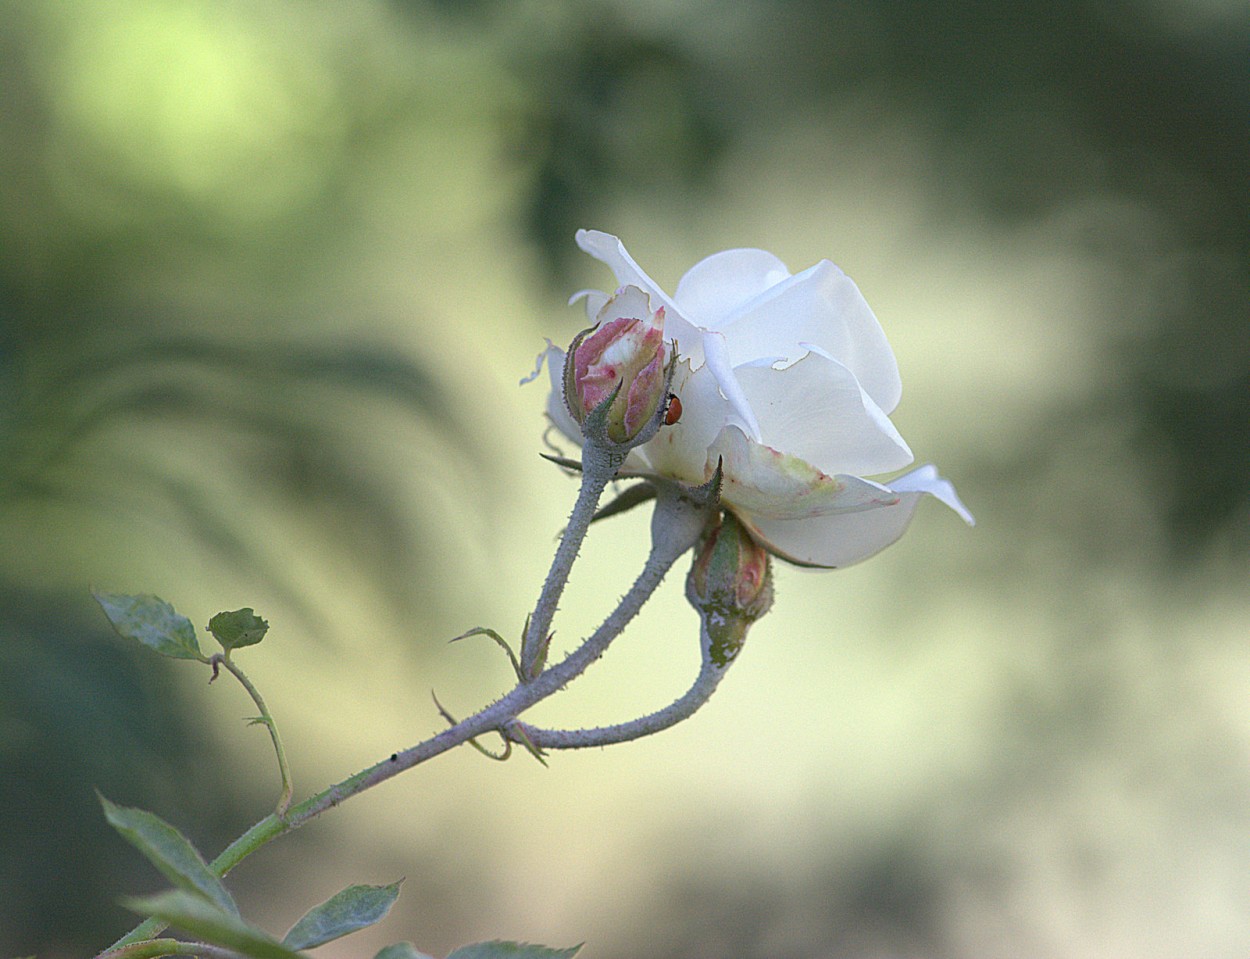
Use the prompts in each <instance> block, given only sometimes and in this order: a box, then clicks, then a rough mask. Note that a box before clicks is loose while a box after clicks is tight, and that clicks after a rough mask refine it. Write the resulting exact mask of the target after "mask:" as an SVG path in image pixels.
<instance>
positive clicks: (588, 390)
mask: <svg viewBox="0 0 1250 959" xmlns="http://www.w3.org/2000/svg"><path fill="white" fill-rule="evenodd" d="M669 354H670V346H669V344H667V343H665V342H664V308H663V307H660V308H659V309H658V310H655V311H654V312H652V310H651V302H650V300H649V298H648V297H647V294H646V293H644V292H643V291H642V290H640V289H638V287H636V286H625V287H622V288H621V289H620V290H618V291H617V293H616V295H615V296H613V297H612V298H611V299H609V300H608V301H607V303H605V304H604V305H603V308H602V309H601V310H600V311H599V315H598V317H597V318H596V325H595V326H593V327H591V328H590V329H588V330H584V331H583V332H581V333H579V334H578V335H577V338H576V339H575V340H573V343H572V345H571V346H570V347H569V351H568V355H567V357H566V358H565V361H564V401H565V404H566V405H567V406H568V408H569V412H570V413H571V414H572V416H573V419H575V420H576V421H577V422H578V425H580V426H581V427H582V429H583V432H585V433H586V434H587V439H606V440H608V441H609V442H611V443H616V444H629V445H633V444H635V443H638V442H644V441H645V440H646V439H649V438H650V435H648V434H653V432H654V430H653V429H648V427H653V426H654V427H658V425H659V422H658V421H659V419H660V417H661V416H662V414H661V412H660V407H661V405H662V404H663V402H664V399H665V398H666V396H667V394H668V380H669V377H668V370H667V368H666V367H667V364H668V360H669ZM609 401H610V404H609ZM605 404H606V405H605ZM601 408H603V409H602V417H603V418H602V425H601V426H600V427H599V430H601V431H602V433H603V434H604V435H603V436H602V437H596V436H592V435H591V434H592V433H595V432H598V431H599V430H596V429H595V427H596V426H597V425H598V424H596V423H595V422H594V420H595V418H596V414H598V413H599V411H600V409H601Z"/></svg>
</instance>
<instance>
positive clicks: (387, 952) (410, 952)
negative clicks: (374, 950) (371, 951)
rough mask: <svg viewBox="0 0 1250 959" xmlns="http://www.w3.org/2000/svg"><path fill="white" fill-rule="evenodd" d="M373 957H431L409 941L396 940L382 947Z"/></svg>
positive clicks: (408, 958) (407, 958) (382, 958)
mask: <svg viewBox="0 0 1250 959" xmlns="http://www.w3.org/2000/svg"><path fill="white" fill-rule="evenodd" d="M373 959H431V957H430V956H427V955H426V954H425V953H424V952H421V951H419V950H418V949H417V947H416V946H414V945H413V944H412V943H411V942H397V943H395V944H394V945H393V946H386V947H385V948H383V949H382V950H381V951H379V952H378V954H377V955H376V956H374V957H373Z"/></svg>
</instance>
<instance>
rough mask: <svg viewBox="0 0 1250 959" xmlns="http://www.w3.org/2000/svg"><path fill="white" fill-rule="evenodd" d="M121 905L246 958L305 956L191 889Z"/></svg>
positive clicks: (263, 958)
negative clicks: (192, 891)
mask: <svg viewBox="0 0 1250 959" xmlns="http://www.w3.org/2000/svg"><path fill="white" fill-rule="evenodd" d="M122 905H123V906H125V907H126V908H127V909H130V910H132V911H133V912H137V913H139V914H141V915H145V916H155V917H156V918H157V919H159V920H160V921H161V922H167V923H169V924H170V925H171V926H177V927H178V928H179V929H183V930H185V931H187V932H189V933H191V934H192V935H193V936H196V937H198V938H199V939H202V940H203V941H204V942H206V943H209V944H210V945H213V946H224V947H225V948H227V949H232V950H234V951H235V952H237V953H240V954H242V955H244V956H249V957H250V959H305V957H304V956H302V955H301V953H298V952H296V951H295V950H294V949H290V948H288V947H287V946H284V945H282V943H280V942H278V941H277V940H276V939H273V938H271V937H270V936H268V935H266V934H265V933H263V932H261V931H260V930H259V929H257V928H255V927H254V926H250V925H248V924H247V923H246V922H244V921H243V920H242V919H240V918H239V917H238V916H234V915H231V914H230V913H228V912H222V910H220V909H218V908H217V907H216V906H214V905H213V904H212V903H211V902H209V901H208V900H206V899H201V898H200V897H199V896H197V895H194V894H193V893H189V892H183V891H181V890H174V891H172V892H162V893H159V894H157V895H155V896H145V897H144V898H141V899H125V900H123V901H122Z"/></svg>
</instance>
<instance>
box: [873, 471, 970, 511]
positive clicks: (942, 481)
mask: <svg viewBox="0 0 1250 959" xmlns="http://www.w3.org/2000/svg"><path fill="white" fill-rule="evenodd" d="M890 489H892V490H894V492H896V493H928V494H929V495H930V496H933V497H936V498H937V499H939V500H941V501H942V502H943V503H945V504H946V505H947V506H949V507H950V508H951V509H953V510H954V511H955V512H956V513H957V514H959V518H960V519H962V520H963V521H964V522H965V523H967V524H968V525H969V526H976V525H977V521H976V518H975V517H974V516H973V515H972V513H971V512H970V511H969V510H968V507H966V506H964V504H963V500H961V499H960V498H959V494H958V493H956V492H955V484H954V483H952V482H951V481H950V480H948V479H946V478H945V477H943V476H941V475H939V473H938V470H937V467H936V466H934V465H933V464H932V463H926V464H925V465H924V466H918V467H916V469H914V470H912V471H911V472H910V473H904V474H903V475H902V476H898V477H895V478H894V479H892V480H890Z"/></svg>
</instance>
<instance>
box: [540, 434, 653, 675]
mask: <svg viewBox="0 0 1250 959" xmlns="http://www.w3.org/2000/svg"><path fill="white" fill-rule="evenodd" d="M627 452H628V451H615V450H607V449H604V448H603V447H601V446H597V445H596V444H594V443H587V444H586V445H585V447H584V448H583V449H582V484H581V486H580V487H579V488H578V491H577V502H575V503H574V504H573V512H572V513H571V514H570V515H569V522H568V525H567V526H565V528H564V535H563V536H562V537H561V538H560V545H559V546H558V547H557V549H556V555H555V556H554V557H553V558H552V560H551V569H550V570H549V571H548V573H547V579H546V581H545V582H544V583H543V589H542V592H541V593H540V594H539V596H538V602H537V603H536V604H535V605H534V612H533V613H531V614H530V618H529V623H528V624H527V626H526V629H525V636H524V638H523V639H522V641H521V676H522V679H523V681H524V680H528V679H529V678H532V677H533V676H535V675H536V674H537V673H538V672H539V671H540V670H541V669H542V664H543V660H544V659H545V657H546V654H547V642H548V639H549V634H550V631H551V621H552V620H553V619H554V618H555V615H556V607H557V606H558V605H559V602H560V596H561V594H563V592H564V587H565V584H566V583H568V581H569V572H570V571H571V570H572V568H573V561H574V560H575V559H577V553H578V551H579V550H580V549H581V547H582V541H583V540H584V539H585V538H586V531H587V530H588V529H589V528H590V521H591V520H592V519H593V518H594V515H595V507H597V506H598V505H599V498H600V497H601V496H602V495H603V490H604V488H605V487H606V486H607V485H608V483H609V482H610V481H611V479H612V477H613V476H615V475H616V471H617V470H618V469H620V467H621V464H622V463H624V462H625V456H626V454H627Z"/></svg>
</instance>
